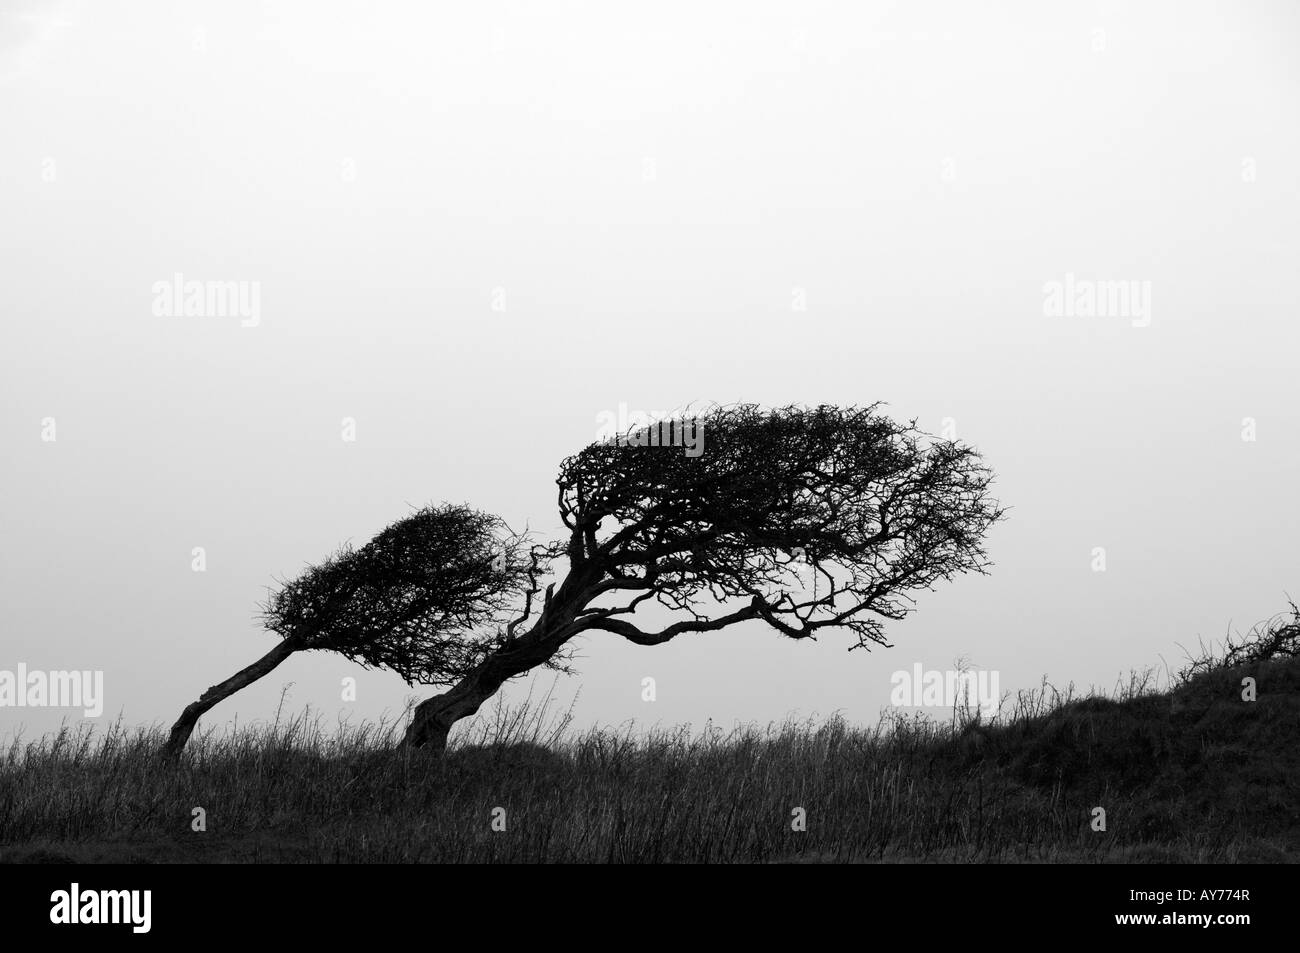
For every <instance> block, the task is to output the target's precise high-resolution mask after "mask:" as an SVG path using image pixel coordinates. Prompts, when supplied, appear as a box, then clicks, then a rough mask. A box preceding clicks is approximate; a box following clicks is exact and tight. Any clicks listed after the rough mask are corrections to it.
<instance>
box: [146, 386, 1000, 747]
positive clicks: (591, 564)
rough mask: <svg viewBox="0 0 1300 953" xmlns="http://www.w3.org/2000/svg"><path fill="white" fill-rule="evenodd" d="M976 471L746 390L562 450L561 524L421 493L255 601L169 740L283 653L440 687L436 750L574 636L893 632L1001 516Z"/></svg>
mask: <svg viewBox="0 0 1300 953" xmlns="http://www.w3.org/2000/svg"><path fill="white" fill-rule="evenodd" d="M650 431H653V432H650ZM991 479H992V473H991V472H990V471H989V470H988V468H986V467H985V466H984V464H983V463H982V461H981V460H980V457H979V455H978V454H977V453H976V452H975V451H974V450H973V449H972V448H970V447H967V446H964V445H962V444H959V443H956V442H954V441H949V440H939V439H936V438H933V437H931V436H929V435H927V434H924V433H922V432H920V431H918V430H917V429H916V427H915V423H912V424H908V425H902V424H898V423H895V422H894V421H892V420H890V419H889V418H888V417H886V416H884V415H883V414H881V413H879V412H878V405H873V406H870V407H865V408H839V407H827V406H822V407H817V408H802V407H786V408H782V409H777V410H762V409H760V408H758V407H756V406H753V405H749V404H742V405H738V406H732V407H714V408H711V409H709V410H708V411H707V412H705V413H703V414H701V415H699V416H697V417H694V418H690V419H688V420H682V419H678V420H675V421H674V423H673V424H672V425H671V426H668V425H666V424H660V423H656V424H652V425H651V426H650V427H649V428H646V427H638V428H633V430H632V431H629V432H628V433H626V434H622V435H620V436H619V437H617V438H614V439H607V440H602V441H600V442H597V443H593V444H592V445H590V446H588V447H587V448H586V449H585V450H582V451H581V452H580V453H578V454H576V455H575V456H572V457H570V458H569V459H568V460H566V461H564V463H563V464H562V465H561V467H560V474H559V479H558V480H557V481H556V482H557V484H558V486H559V494H558V505H559V516H560V520H561V522H562V523H563V525H564V528H565V534H566V535H565V538H563V539H560V540H559V541H556V542H554V543H549V544H536V543H533V542H532V541H531V540H529V539H528V538H527V537H525V536H520V535H516V534H513V533H511V532H509V531H508V530H507V528H506V527H505V525H504V524H503V523H502V522H501V521H500V520H498V519H496V518H495V517H492V516H488V515H485V514H482V513H478V512H475V511H474V510H470V509H467V508H464V507H450V506H444V507H435V508H430V509H426V510H421V511H420V512H418V513H416V514H414V515H413V516H410V517H408V518H406V519H404V520H401V521H399V522H397V523H395V524H393V525H392V526H391V527H389V528H388V529H386V530H385V531H384V532H382V533H380V534H379V535H378V536H377V537H375V539H374V540H372V541H371V542H370V543H368V544H366V546H364V547H362V548H361V549H359V550H356V551H351V550H345V551H344V552H342V553H340V554H339V555H337V556H335V557H334V558H332V559H330V560H328V561H327V562H325V563H323V564H321V565H320V566H317V567H314V568H312V569H310V570H308V571H307V572H306V573H304V574H303V575H302V576H301V577H299V578H298V579H297V580H295V581H293V582H291V583H289V584H288V585H286V586H284V588H282V589H281V590H280V591H279V592H277V593H275V595H274V596H273V597H272V598H271V599H270V601H269V602H268V604H267V606H266V610H265V615H266V623H267V627H268V628H269V629H271V630H272V631H273V632H274V633H276V634H277V635H279V636H280V638H281V641H280V644H279V645H277V646H276V648H275V649H273V650H272V651H271V652H270V653H268V654H267V655H266V656H265V657H264V658H262V659H260V660H259V661H257V662H255V663H254V664H253V665H250V666H249V667H248V668H246V669H244V670H243V671H241V672H239V673H237V674H235V675H234V676H232V677H231V678H229V679H227V680H226V681H225V682H222V683H221V684H220V685H216V686H214V687H213V688H210V689H208V691H207V692H205V693H204V694H203V696H202V697H201V698H200V699H199V700H198V701H197V702H195V703H194V704H192V705H190V706H189V707H188V708H186V709H185V712H184V714H183V715H182V716H181V718H180V720H179V721H178V722H177V723H176V726H175V727H174V728H173V729H172V734H171V739H170V741H169V743H168V746H167V750H168V752H169V753H171V754H172V755H175V754H176V753H177V752H179V750H180V749H181V748H182V747H183V746H184V744H185V741H186V739H187V738H188V737H189V736H190V734H191V732H192V731H193V729H194V725H195V723H196V722H197V720H198V718H199V717H200V716H201V715H202V714H203V713H204V712H206V711H208V710H209V709H210V708H212V706H213V705H215V704H217V703H218V702H219V701H221V700H222V699H223V698H227V697H229V696H230V695H231V694H233V693H234V692H236V691H238V690H239V689H240V688H243V687H244V686H245V685H248V684H250V683H251V682H253V681H255V680H256V679H258V678H261V677H262V676H263V675H265V674H267V672H270V671H271V670H272V669H274V668H275V666H277V665H278V664H279V663H280V662H282V661H283V660H284V659H285V658H287V657H288V656H289V655H291V654H292V653H293V652H296V651H303V650H312V649H326V650H330V651H335V652H339V653H340V654H342V655H344V656H346V657H348V658H350V659H352V660H354V661H357V662H359V663H361V664H362V665H365V666H377V667H383V668H388V669H391V670H393V671H395V672H397V673H398V674H399V675H401V676H402V677H403V678H404V679H406V681H407V683H408V684H415V683H420V684H426V685H436V686H442V687H445V688H446V691H444V692H442V693H441V694H439V695H436V696H434V697H432V698H429V699H427V700H425V701H423V702H421V703H420V704H419V705H418V706H417V707H416V709H415V711H414V713H413V717H412V719H411V723H410V725H409V726H408V728H407V732H406V737H405V744H406V745H408V746H412V747H426V746H427V747H431V748H434V749H436V750H439V751H440V750H442V749H443V748H444V747H445V746H446V744H447V738H448V734H449V732H450V731H451V728H452V726H453V725H455V723H456V722H457V721H459V720H460V719H462V718H466V717H468V716H470V715H473V714H474V713H475V712H477V711H478V709H479V707H480V706H481V705H482V704H483V702H484V701H486V700H487V699H489V698H491V697H492V696H493V695H494V694H495V693H496V692H497V691H498V690H499V689H500V688H501V687H502V686H503V685H504V684H506V682H508V681H509V680H510V679H512V678H515V677H517V676H520V675H523V674H525V673H527V672H529V671H531V670H533V669H535V668H538V667H539V666H550V667H557V668H564V667H565V665H566V663H567V659H568V657H569V647H570V643H571V642H572V641H573V640H574V639H575V638H577V637H578V636H583V635H593V634H596V633H607V634H610V635H613V636H618V637H621V638H624V639H627V640H628V641H629V642H633V643H635V644H637V645H661V644H663V643H665V642H668V641H669V640H671V639H674V638H677V637H678V636H681V635H686V634H694V633H705V632H715V631H718V630H720V629H724V628H727V627H728V626H732V625H738V624H740V623H744V622H758V623H762V624H765V625H767V626H768V627H770V628H772V629H774V630H775V631H776V632H777V633H778V634H779V635H780V636H782V637H785V638H791V639H812V638H815V637H816V636H817V634H818V633H819V632H820V631H821V630H823V629H838V630H841V631H843V632H845V633H847V634H848V636H849V637H850V646H849V647H850V648H870V647H871V646H872V645H888V644H889V643H888V642H887V640H886V639H885V634H884V623H885V622H887V621H890V620H898V619H902V618H903V617H904V616H905V615H906V614H907V613H908V612H909V611H911V608H912V604H913V603H912V597H913V594H914V593H916V592H918V591H921V590H925V589H930V588H933V587H934V586H935V584H936V583H938V582H939V581H941V580H947V579H951V578H953V577H954V576H956V575H958V574H961V573H971V572H974V573H983V572H985V571H986V570H987V568H988V566H989V562H988V558H987V556H986V553H985V550H984V537H985V534H986V532H987V531H988V529H989V527H990V526H992V525H993V524H994V523H995V522H997V521H998V520H999V519H1000V518H1001V517H1002V515H1003V511H1002V509H1001V507H1000V506H999V505H998V504H997V502H996V501H995V500H993V499H992V498H991V496H990V492H989V491H990V482H991ZM559 563H563V564H565V565H564V566H562V567H561V568H562V569H563V572H562V574H561V573H558V572H556V573H552V569H553V568H555V564H559ZM552 576H553V577H554V578H552V579H551V581H550V582H549V584H548V585H546V587H545V592H544V594H542V595H540V596H539V593H542V583H543V582H544V581H545V580H546V579H547V578H548V577H552ZM651 615H654V616H657V617H660V618H659V621H658V622H657V623H656V624H651V623H650V621H649V617H650V616H651ZM665 617H666V618H665Z"/></svg>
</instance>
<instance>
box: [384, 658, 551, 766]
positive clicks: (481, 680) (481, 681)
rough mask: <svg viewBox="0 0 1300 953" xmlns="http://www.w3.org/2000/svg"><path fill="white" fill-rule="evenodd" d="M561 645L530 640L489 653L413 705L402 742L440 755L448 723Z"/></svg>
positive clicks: (473, 709)
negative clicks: (449, 683) (444, 687)
mask: <svg viewBox="0 0 1300 953" xmlns="http://www.w3.org/2000/svg"><path fill="white" fill-rule="evenodd" d="M562 644H563V641H562V640H559V641H557V640H547V639H540V638H539V639H536V640H531V639H530V641H529V642H528V643H526V644H525V645H522V646H520V647H518V648H515V649H512V650H510V651H507V652H501V653H499V654H497V655H494V656H492V657H491V658H489V659H488V660H487V661H485V662H483V663H482V664H481V665H479V666H478V667H477V668H475V669H474V670H473V671H471V672H470V673H469V674H468V675H466V676H465V677H464V678H462V679H461V680H460V681H459V682H457V683H456V685H455V686H454V687H452V688H451V689H449V690H447V691H445V692H443V693H442V694H441V695H434V696H433V697H432V698H427V699H425V700H424V701H422V702H420V704H418V705H416V706H415V711H414V712H413V713H412V715H411V724H410V725H409V726H407V729H406V737H405V738H404V739H403V740H402V744H403V745H404V746H406V747H408V748H428V749H430V750H432V751H434V752H437V753H438V754H441V753H442V752H443V751H444V750H445V749H446V747H447V736H448V735H449V734H450V733H451V727H452V725H454V724H455V723H456V722H458V721H460V720H461V719H462V718H468V717H469V716H470V715H473V714H474V713H475V712H477V711H478V710H479V707H480V706H481V705H482V704H483V703H484V702H485V701H487V700H488V699H489V698H491V697H492V696H493V695H495V694H496V693H497V689H499V688H500V687H501V686H502V685H504V684H505V683H506V682H507V681H509V680H510V679H512V678H514V677H515V676H516V675H521V674H523V673H524V672H527V671H529V670H530V669H533V668H536V667H537V666H538V665H541V664H542V663H543V662H545V661H547V660H548V659H550V658H551V657H552V656H553V655H554V654H555V653H556V652H557V651H559V649H560V646H561V645H562Z"/></svg>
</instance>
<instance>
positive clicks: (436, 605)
mask: <svg viewBox="0 0 1300 953" xmlns="http://www.w3.org/2000/svg"><path fill="white" fill-rule="evenodd" d="M549 558H550V557H549V555H548V553H547V550H546V548H545V547H540V546H535V545H534V546H530V545H528V544H527V541H526V537H524V536H521V535H519V534H516V533H513V532H511V531H510V530H509V528H508V527H507V526H506V525H505V524H504V523H503V522H502V521H501V520H500V519H498V518H497V517H495V516H491V515H489V514H485V513H480V512H477V511H475V510H473V509H470V508H468V507H465V506H451V505H444V506H437V507H427V508H425V509H422V510H419V511H417V512H415V513H413V514H411V515H410V516H407V517H406V518H404V519H401V520H399V521H397V522H396V523H394V524H393V525H391V526H389V527H388V528H387V529H385V530H384V531H383V532H381V533H380V534H379V535H378V536H376V537H375V538H374V539H372V540H371V541H370V542H369V543H366V544H365V545H364V546H362V547H361V548H359V549H352V548H350V547H344V548H343V549H342V550H341V551H339V552H338V553H337V554H335V555H334V556H332V557H331V558H329V559H327V560H325V561H324V562H322V563H320V564H319V565H316V566H313V567H311V568H309V569H307V570H306V571H305V572H303V573H302V574H301V575H299V576H298V577H297V578H296V579H294V580H292V581H291V582H288V583H286V584H284V585H283V586H282V587H281V588H280V589H278V590H277V591H275V592H273V593H272V594H271V596H270V598H269V599H268V600H267V602H266V605H265V606H264V607H263V621H264V622H265V625H266V627H267V628H268V629H269V630H270V631H271V632H273V633H274V634H276V635H277V636H279V638H280V641H279V642H278V643H277V644H276V646H275V648H273V649H272V650H271V651H270V652H268V653H267V654H266V655H264V656H263V657H262V658H260V659H258V660H257V661H256V662H254V663H253V664H252V665H249V666H248V667H247V668H244V669H241V670H240V671H238V672H236V673H235V674H234V675H232V676H231V677H230V678H228V679H226V680H225V681H224V682H221V683H220V684H218V685H214V686H213V687H211V688H209V689H208V690H207V691H206V692H204V693H203V694H202V696H200V698H199V699H198V701H196V702H194V703H192V704H191V705H189V706H187V707H186V709H185V711H184V712H183V713H182V714H181V717H180V718H179V719H178V720H177V722H176V724H175V725H174V726H173V727H172V730H171V735H170V737H169V738H168V741H167V744H166V746H165V748H164V753H165V754H166V755H167V756H169V757H175V756H176V755H177V754H179V752H180V751H181V749H182V748H184V746H185V743H186V741H188V740H189V737H190V735H191V734H192V733H193V731H194V727H195V725H196V724H197V723H198V720H199V718H200V717H201V716H202V715H203V714H204V713H206V712H207V711H208V710H210V709H211V708H212V707H213V706H215V705H216V704H218V703H219V702H221V701H222V700H223V699H226V698H228V697H230V696H231V695H233V694H234V693H235V692H237V691H239V690H240V689H241V688H244V687H246V686H248V685H251V684H252V683H253V682H255V681H257V680H258V679H259V678H262V677H263V676H264V675H266V674H268V673H269V672H271V671H272V670H273V669H274V668H275V667H276V666H278V665H279V664H280V663H281V662H283V661H284V660H285V659H287V658H288V657H289V656H290V655H292V654H293V653H295V652H304V651H312V650H326V651H331V652H337V653H339V654H340V655H343V656H345V657H346V658H349V659H351V660H352V661H354V662H358V663H360V664H361V665H362V666H364V667H367V668H371V667H374V668H386V669H390V670H392V671H394V672H396V673H397V674H398V675H400V676H401V677H402V678H403V679H405V680H406V682H407V684H415V683H417V682H418V683H421V684H426V685H446V684H453V683H455V682H457V681H458V680H460V679H461V678H465V677H468V676H469V675H470V674H471V673H473V672H474V671H477V669H478V667H479V666H481V665H482V664H483V662H484V661H486V660H487V659H488V658H490V657H492V655H493V654H494V653H495V652H497V651H498V650H499V649H500V648H502V647H503V646H504V645H505V644H507V642H508V641H509V640H510V637H511V636H512V634H513V631H514V627H515V626H514V624H512V620H513V619H514V618H516V617H518V616H519V614H520V606H521V605H522V606H523V607H524V608H528V607H530V605H531V601H532V598H533V596H535V595H536V594H537V592H538V584H537V580H538V578H539V577H540V576H541V575H542V574H544V573H545V572H546V571H547V567H548V565H549Z"/></svg>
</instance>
